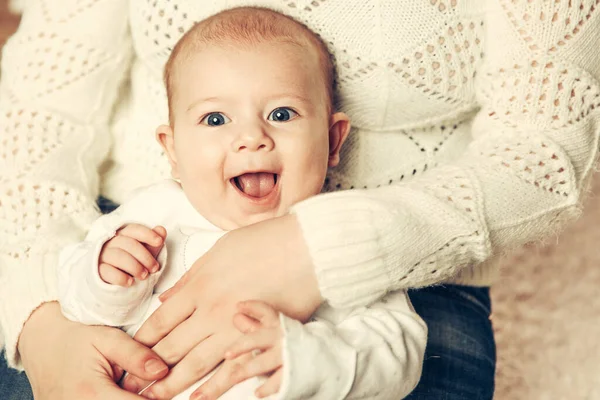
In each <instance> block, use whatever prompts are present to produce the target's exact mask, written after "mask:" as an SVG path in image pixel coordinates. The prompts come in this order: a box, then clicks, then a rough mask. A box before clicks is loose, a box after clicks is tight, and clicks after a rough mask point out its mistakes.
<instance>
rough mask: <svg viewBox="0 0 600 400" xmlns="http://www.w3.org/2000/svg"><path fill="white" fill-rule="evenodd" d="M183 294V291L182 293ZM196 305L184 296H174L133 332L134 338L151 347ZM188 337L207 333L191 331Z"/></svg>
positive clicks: (185, 317)
mask: <svg viewBox="0 0 600 400" xmlns="http://www.w3.org/2000/svg"><path fill="white" fill-rule="evenodd" d="M183 294H185V293H183ZM195 309H196V307H195V305H194V303H193V302H192V301H189V300H188V299H187V298H186V297H185V296H176V297H172V298H170V299H169V300H168V301H165V302H164V303H162V304H161V305H160V307H158V308H157V309H156V310H155V311H154V312H153V313H152V315H150V317H148V319H147V320H146V321H144V323H143V324H142V326H141V327H140V329H139V330H138V331H137V332H136V334H135V340H137V341H138V342H140V343H142V344H144V345H146V346H148V347H152V346H154V345H155V344H157V343H158V342H159V341H160V340H161V339H163V338H164V337H165V336H167V335H168V334H169V333H170V332H171V331H172V330H173V329H175V327H177V326H178V325H179V324H181V323H182V322H183V321H185V320H186V319H188V318H189V317H190V316H191V315H192V314H193V313H194V311H195ZM189 334H190V335H191V336H188V337H201V338H202V337H206V336H208V334H203V333H202V332H197V331H193V332H190V333H189Z"/></svg>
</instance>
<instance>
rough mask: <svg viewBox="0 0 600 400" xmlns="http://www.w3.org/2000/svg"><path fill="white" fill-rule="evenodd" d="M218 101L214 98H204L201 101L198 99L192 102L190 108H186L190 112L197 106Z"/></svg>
mask: <svg viewBox="0 0 600 400" xmlns="http://www.w3.org/2000/svg"><path fill="white" fill-rule="evenodd" d="M218 100H219V98H218V97H216V96H212V97H205V98H201V99H198V100H194V101H193V102H192V104H190V106H189V107H188V108H187V111H190V110H191V109H192V108H194V107H196V106H197V105H198V104H201V103H209V102H216V101H218Z"/></svg>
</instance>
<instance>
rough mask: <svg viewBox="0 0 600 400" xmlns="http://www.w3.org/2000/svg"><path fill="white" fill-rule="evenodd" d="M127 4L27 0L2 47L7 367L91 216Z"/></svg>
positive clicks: (1, 212)
mask: <svg viewBox="0 0 600 400" xmlns="http://www.w3.org/2000/svg"><path fill="white" fill-rule="evenodd" d="M127 7H128V4H127V2H125V1H122V0H102V1H97V2H94V3H90V4H80V3H77V2H72V1H60V2H52V3H49V2H46V1H35V0H32V1H29V2H28V3H27V7H25V9H24V14H23V17H22V20H21V24H20V26H19V29H18V31H17V32H16V34H15V35H14V36H13V37H11V38H10V39H9V41H8V42H7V43H6V46H5V48H4V50H3V56H2V80H1V81H0V110H1V112H0V133H1V135H2V138H3V139H2V141H0V146H1V148H2V154H3V156H2V157H0V203H1V204H2V206H1V207H0V227H1V228H0V276H1V278H0V279H1V280H0V293H1V299H0V326H1V329H2V338H3V340H4V344H5V349H6V356H7V360H8V362H9V364H10V365H12V366H13V367H17V368H21V367H22V365H21V362H20V354H19V352H18V351H17V341H18V340H19V335H20V333H21V330H22V329H23V326H24V325H25V330H27V325H26V321H27V320H28V318H29V316H30V315H31V313H32V312H33V310H35V309H36V308H37V307H39V306H40V305H41V304H43V303H46V302H49V301H53V300H56V299H57V290H56V267H57V264H58V252H59V249H60V248H61V247H62V246H63V245H65V244H67V243H70V242H74V241H78V240H81V239H82V237H83V233H84V232H85V230H86V229H87V228H88V227H89V225H90V223H91V222H92V221H93V220H94V219H95V218H97V217H98V212H97V210H96V207H95V198H96V197H97V195H98V186H99V179H98V173H97V170H98V167H99V164H100V163H101V162H102V160H103V159H104V157H105V155H106V153H107V151H108V148H109V134H108V123H109V117H110V113H111V110H112V108H113V104H114V102H115V100H116V96H117V89H118V87H119V85H120V84H121V82H122V80H123V78H124V73H125V71H126V70H127V68H128V65H129V60H130V55H131V54H130V52H131V44H130V39H129V35H128V12H127V11H128V10H127ZM57 323H59V322H58V320H57ZM43 333H44V330H42V331H40V332H38V333H37V335H38V336H40V335H42V334H43ZM32 334H34V333H32ZM48 368H51V367H50V366H48Z"/></svg>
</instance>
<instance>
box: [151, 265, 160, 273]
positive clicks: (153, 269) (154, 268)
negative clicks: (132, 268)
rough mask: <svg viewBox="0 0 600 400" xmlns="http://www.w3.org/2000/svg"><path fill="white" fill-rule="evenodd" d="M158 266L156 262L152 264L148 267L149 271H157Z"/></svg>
mask: <svg viewBox="0 0 600 400" xmlns="http://www.w3.org/2000/svg"><path fill="white" fill-rule="evenodd" d="M159 267H160V265H158V263H156V264H154V265H153V266H152V268H151V269H150V271H152V273H155V272H156V271H158V268H159Z"/></svg>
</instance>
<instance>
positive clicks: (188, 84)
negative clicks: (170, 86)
mask: <svg viewBox="0 0 600 400" xmlns="http://www.w3.org/2000/svg"><path fill="white" fill-rule="evenodd" d="M175 85H177V87H176V89H175V99H174V102H173V117H174V127H173V131H174V132H169V127H166V126H162V127H160V128H159V129H158V138H159V141H160V142H161V143H162V144H163V146H165V149H166V150H167V154H168V155H169V158H170V161H171V166H172V170H173V175H174V177H176V178H179V179H180V181H181V185H182V187H183V189H184V191H185V193H186V195H187V197H188V199H189V200H190V202H191V203H192V204H193V206H194V207H195V208H196V209H197V210H198V211H199V212H200V213H201V214H202V215H203V216H204V217H205V218H207V219H208V220H209V221H211V222H212V223H213V224H215V225H217V226H219V227H221V228H223V229H235V228H237V227H240V226H245V225H249V224H252V223H256V222H259V221H262V220H265V219H268V218H273V217H277V216H281V215H284V214H285V213H286V212H287V211H288V210H289V208H290V206H291V205H293V204H294V203H297V202H298V201H300V200H303V199H306V198H308V197H310V196H312V195H314V194H317V193H319V192H320V191H321V187H322V185H323V181H324V179H325V174H326V172H327V168H328V166H333V165H335V164H337V162H338V152H339V147H340V146H341V143H343V140H344V139H345V137H346V135H347V133H348V130H349V123H348V121H347V118H346V116H345V115H343V114H341V113H337V114H334V115H330V113H329V112H328V107H327V97H326V89H325V86H324V83H323V78H322V71H321V70H320V68H319V64H318V62H317V56H316V52H312V51H311V49H305V48H302V47H300V46H297V45H293V44H289V43H282V42H269V43H263V44H257V45H254V46H249V47H247V48H241V47H238V46H217V45H208V47H205V48H203V49H202V50H201V51H200V52H198V53H197V54H195V55H193V57H192V58H191V59H189V60H187V61H185V62H184V64H183V65H180V66H178V73H177V75H176V82H175ZM161 129H162V130H163V131H165V132H163V134H162V135H161ZM169 134H171V144H169ZM332 134H333V135H334V136H333V137H331V138H330V135H332ZM161 137H162V139H161ZM330 140H332V151H331V154H330Z"/></svg>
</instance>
